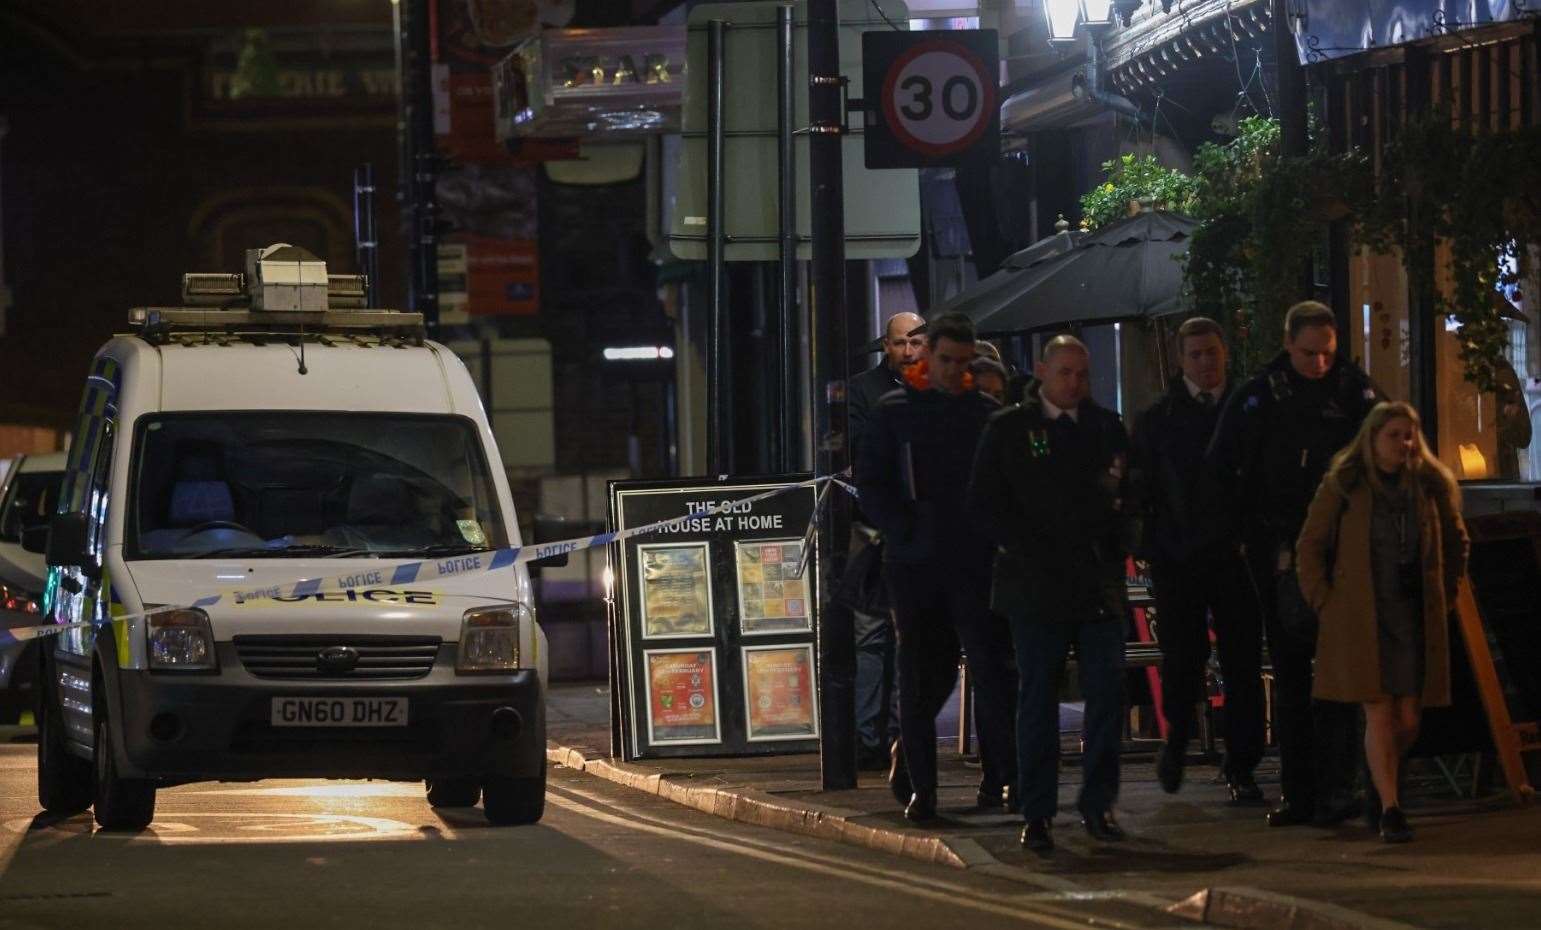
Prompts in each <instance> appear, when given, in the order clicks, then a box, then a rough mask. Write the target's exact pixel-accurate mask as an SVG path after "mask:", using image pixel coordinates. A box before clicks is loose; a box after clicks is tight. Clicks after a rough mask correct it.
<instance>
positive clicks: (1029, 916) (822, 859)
mask: <svg viewBox="0 0 1541 930" xmlns="http://www.w3.org/2000/svg"><path fill="white" fill-rule="evenodd" d="M560 790H561V791H562V792H563V793H567V794H574V795H577V796H579V797H582V798H584V799H585V800H587V801H590V802H593V803H598V804H603V805H605V806H607V807H613V806H614V805H613V804H612V803H611V802H610V801H609V800H608V799H606V798H602V797H599V796H596V795H591V794H588V793H587V792H583V791H578V790H576V789H573V788H570V787H568V786H566V785H563V786H561V788H560ZM546 803H548V804H554V805H556V806H557V807H560V808H562V809H563V810H568V811H572V812H573V813H575V814H578V815H580V816H583V817H588V818H590V819H592V820H599V821H602V822H604V823H610V824H614V825H616V826H621V827H625V828H627V829H631V830H637V831H640V832H644V833H652V834H655V835H658V836H663V837H668V838H670V839H674V840H681V841H684V842H688V843H694V844H696V845H699V846H707V847H710V848H713V849H720V850H723V851H725V852H731V853H735V854H737V855H741V856H748V857H750V858H753V859H760V860H762V861H765V862H774V863H776V864H778V865H784V866H788V867H791V868H796V869H802V870H803V871H807V872H816V873H819V874H822V875H828V876H831V877H837V878H841V879H850V880H855V881H859V882H861V883H863V884H866V885H871V886H873V887H878V888H884V889H887V890H890V891H897V892H900V893H902V894H906V895H910V896H911V897H916V898H924V899H926V900H928V901H934V902H937V903H940V904H947V905H949V906H961V907H967V908H972V909H974V910H978V911H984V912H985V913H989V914H995V915H997V916H1001V917H1014V918H1017V919H1019V920H1026V921H1037V922H1038V924H1039V925H1040V926H1042V927H1049V928H1054V930H1087V928H1090V927H1105V928H1109V930H1136V928H1135V927H1134V925H1132V924H1127V923H1123V922H1122V921H1117V920H1113V919H1110V918H1102V917H1092V916H1089V915H1086V914H1083V913H1077V912H1075V911H1073V910H1072V909H1069V908H1064V907H1056V906H1054V905H1052V904H1049V903H1047V902H1045V901H1043V900H1042V897H1041V896H1039V895H1017V896H1012V895H993V894H989V893H987V892H981V891H980V890H978V889H977V888H969V887H966V886H964V885H959V884H955V883H952V882H946V881H942V880H939V879H933V878H927V877H924V876H919V875H912V874H909V873H906V874H905V877H904V879H903V880H899V879H895V878H892V877H890V876H891V873H886V872H883V871H880V870H878V869H876V868H873V867H871V866H867V865H863V864H860V863H855V862H850V861H847V860H840V859H835V858H833V857H830V856H824V855H820V854H818V853H814V852H812V851H806V850H799V851H798V852H797V854H796V855H788V854H785V853H781V852H776V851H773V850H774V849H775V848H776V847H773V846H771V844H768V843H764V842H762V841H757V840H752V839H748V838H745V837H741V836H734V835H730V834H724V833H720V832H718V831H715V830H707V829H704V828H700V827H694V826H692V827H686V826H683V825H681V824H677V823H671V822H669V821H664V820H658V819H655V818H652V817H648V816H646V815H644V814H639V813H637V812H635V811H627V812H626V813H627V815H628V817H629V818H631V819H628V817H620V816H616V815H615V814H610V813H606V812H604V811H601V810H598V809H596V808H594V807H592V806H590V805H589V804H586V803H580V802H577V801H573V800H569V799H567V798H564V797H561V796H560V795H558V794H555V793H553V791H552V789H550V788H548V789H547V792H546ZM1067 896H1068V897H1071V898H1075V899H1079V900H1088V899H1092V898H1095V897H1097V896H1096V895H1094V894H1090V893H1073V892H1072V893H1068V894H1067ZM1173 922H1174V924H1175V923H1177V922H1178V921H1176V920H1175V919H1174V921H1173Z"/></svg>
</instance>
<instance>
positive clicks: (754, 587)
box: [733, 539, 812, 636]
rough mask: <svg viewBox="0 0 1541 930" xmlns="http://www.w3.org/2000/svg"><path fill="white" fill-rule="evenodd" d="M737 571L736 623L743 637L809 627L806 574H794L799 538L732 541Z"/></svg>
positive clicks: (800, 548)
mask: <svg viewBox="0 0 1541 930" xmlns="http://www.w3.org/2000/svg"><path fill="white" fill-rule="evenodd" d="M733 548H734V556H735V558H734V562H735V563H736V567H737V570H738V618H739V620H738V624H739V631H740V632H741V633H742V634H743V635H745V636H764V635H769V634H774V633H792V632H803V631H807V630H811V629H812V627H811V626H810V624H809V611H808V590H809V587H808V581H809V579H808V574H807V572H806V571H805V572H804V574H803V576H802V577H796V573H797V566H798V563H799V562H800V561H801V559H802V555H803V542H802V540H800V539H756V540H750V541H746V542H738V543H735V544H734V547H733Z"/></svg>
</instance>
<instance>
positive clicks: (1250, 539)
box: [1206, 301, 1380, 826]
mask: <svg viewBox="0 0 1541 930" xmlns="http://www.w3.org/2000/svg"><path fill="white" fill-rule="evenodd" d="M1284 325H1285V335H1284V351H1283V352H1281V353H1280V354H1279V356H1278V357H1277V358H1275V359H1274V360H1273V361H1272V362H1270V363H1269V364H1268V366H1267V367H1266V368H1264V369H1263V371H1262V373H1260V374H1258V375H1257V376H1256V377H1254V378H1253V379H1252V380H1250V381H1248V382H1247V383H1246V384H1243V385H1242V386H1241V387H1239V388H1237V389H1236V392H1235V393H1234V394H1233V395H1232V396H1231V398H1230V399H1229V400H1228V401H1227V402H1226V404H1225V409H1224V410H1223V411H1222V412H1221V414H1220V422H1219V424H1218V425H1217V426H1216V428H1215V435H1214V439H1213V440H1212V441H1211V443H1210V447H1209V451H1208V454H1207V462H1206V467H1210V468H1213V469H1214V474H1215V478H1216V484H1215V487H1216V489H1217V490H1218V491H1219V492H1220V494H1221V497H1220V499H1219V500H1218V501H1216V502H1215V504H1214V506H1215V508H1216V512H1217V513H1222V514H1226V515H1228V516H1229V517H1230V519H1231V521H1232V523H1231V525H1230V527H1229V536H1230V539H1231V541H1232V545H1237V544H1239V545H1240V546H1242V547H1244V551H1245V556H1246V560H1247V565H1248V568H1249V569H1250V571H1251V575H1252V579H1253V582H1254V583H1255V584H1256V586H1257V589H1258V594H1259V598H1260V600H1261V601H1262V604H1263V624H1264V629H1265V631H1266V632H1267V635H1268V655H1269V658H1270V660H1271V661H1272V663H1273V670H1274V685H1275V697H1274V704H1273V726H1274V732H1275V733H1276V734H1278V740H1279V768H1280V773H1279V781H1280V787H1281V789H1282V791H1283V795H1284V797H1283V799H1282V800H1281V801H1280V804H1279V806H1278V808H1276V809H1275V810H1273V811H1271V812H1270V813H1269V815H1268V823H1269V824H1270V825H1272V826H1289V825H1291V824H1298V823H1306V822H1309V821H1311V820H1313V819H1314V820H1315V821H1316V822H1317V823H1318V824H1321V825H1324V826H1325V825H1331V824H1335V823H1340V822H1342V821H1344V820H1347V819H1348V818H1350V817H1353V816H1354V815H1355V814H1356V813H1357V812H1358V810H1359V803H1358V801H1357V800H1356V799H1355V797H1354V788H1353V785H1354V773H1355V769H1356V760H1357V759H1358V758H1359V750H1358V748H1357V745H1356V743H1357V740H1356V736H1355V732H1356V729H1357V726H1356V722H1357V717H1356V714H1357V708H1355V707H1354V706H1353V705H1351V704H1339V703H1337V702H1333V701H1315V702H1313V701H1312V700H1311V679H1312V669H1311V660H1312V658H1313V657H1314V655H1315V652H1316V632H1315V622H1316V620H1315V617H1314V615H1313V614H1312V612H1311V609H1310V608H1309V607H1308V606H1306V604H1305V600H1304V598H1303V597H1302V596H1301V594H1300V584H1299V582H1298V580H1297V579H1296V576H1295V539H1296V537H1297V536H1299V535H1300V527H1301V524H1303V523H1304V522H1305V515H1306V509H1307V507H1309V505H1310V503H1311V498H1312V497H1313V496H1315V494H1316V486H1317V485H1318V484H1320V483H1321V480H1322V475H1324V474H1325V473H1326V471H1327V465H1328V463H1329V462H1330V461H1331V459H1332V456H1333V455H1334V454H1335V453H1336V452H1337V451H1338V450H1339V449H1341V448H1343V447H1344V446H1346V445H1348V444H1349V442H1351V441H1352V440H1353V438H1354V435H1355V434H1356V433H1357V432H1358V431H1359V424H1360V423H1361V422H1363V421H1364V418H1365V415H1366V414H1368V413H1369V412H1370V408H1372V407H1374V406H1375V404H1376V402H1377V401H1378V400H1379V399H1380V394H1379V392H1378V391H1377V390H1376V388H1375V385H1374V384H1373V383H1371V381H1370V377H1369V375H1367V374H1365V373H1364V371H1362V370H1361V369H1360V368H1359V366H1357V365H1355V364H1353V363H1352V362H1349V361H1346V360H1344V359H1341V358H1339V357H1338V333H1337V324H1336V321H1335V319H1334V318H1333V315H1332V310H1330V309H1329V308H1328V307H1326V306H1324V305H1323V304H1320V303H1317V302H1316V301H1305V302H1303V303H1298V304H1296V305H1295V306H1293V307H1291V308H1290V310H1289V313H1288V315H1286V317H1285V324H1284Z"/></svg>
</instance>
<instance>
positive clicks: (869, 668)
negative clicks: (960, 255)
mask: <svg viewBox="0 0 1541 930" xmlns="http://www.w3.org/2000/svg"><path fill="white" fill-rule="evenodd" d="M923 325H925V321H924V320H922V319H921V318H920V317H919V316H917V315H916V314H913V313H896V314H894V315H893V316H891V317H889V318H888V325H887V326H886V327H885V328H884V330H883V343H882V344H883V361H882V363H881V364H879V365H878V366H877V367H876V368H873V369H870V370H868V371H864V372H862V373H861V374H859V375H857V376H856V377H854V378H852V379H851V380H850V382H849V385H848V387H847V388H846V402H847V404H848V408H847V409H848V410H849V416H850V427H849V433H850V437H851V454H852V456H853V461H854V458H855V457H857V456H860V454H861V448H862V435H863V433H864V432H865V431H866V427H867V423H868V421H869V420H870V419H871V417H872V411H873V410H874V409H876V408H877V405H878V401H879V400H881V399H882V397H883V395H884V394H887V393H888V392H890V391H894V390H898V389H899V388H902V387H904V370H905V369H906V368H909V367H910V366H911V365H913V364H915V363H916V362H918V361H920V360H921V359H922V358H924V357H925V354H926V337H925V336H923V335H913V336H912V335H910V333H911V332H912V331H913V330H916V329H919V328H920V327H921V326H923ZM858 510H859V507H858ZM852 532H853V534H854V537H855V538H854V539H853V543H854V545H853V546H852V547H851V548H852V553H851V558H850V560H849V561H848V562H847V563H846V570H845V574H844V576H843V577H842V578H841V581H840V589H839V591H837V592H836V597H835V603H834V604H833V605H832V606H833V607H834V608H835V609H837V610H850V611H852V613H853V614H854V616H853V623H852V626H853V628H854V630H855V631H856V701H855V703H856V738H857V741H858V742H859V744H860V745H858V747H857V759H858V760H859V763H860V767H861V768H863V769H875V768H887V767H889V766H890V765H892V764H893V763H894V759H895V758H896V756H895V755H893V754H891V750H892V747H893V745H894V743H895V742H896V741H897V740H898V735H899V721H898V715H897V714H894V713H891V712H890V711H891V710H892V707H893V703H894V701H893V696H894V687H893V680H894V629H893V623H892V621H890V620H889V618H888V597H887V595H886V594H885V593H884V592H883V590H882V589H883V583H882V576H881V572H880V565H881V560H882V557H883V547H882V541H881V538H880V537H879V536H878V533H877V530H876V529H874V528H873V527H872V526H870V525H869V524H868V522H867V521H865V520H863V519H861V516H860V513H858V515H857V521H856V525H855V526H854V527H853V528H852ZM895 777H896V779H897V777H898V776H897V773H896V776H895ZM898 793H899V794H903V795H904V799H905V801H908V800H909V797H910V788H909V787H908V786H906V785H904V784H903V783H902V782H900V783H899V788H898Z"/></svg>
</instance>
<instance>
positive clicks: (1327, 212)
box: [1082, 112, 1541, 391]
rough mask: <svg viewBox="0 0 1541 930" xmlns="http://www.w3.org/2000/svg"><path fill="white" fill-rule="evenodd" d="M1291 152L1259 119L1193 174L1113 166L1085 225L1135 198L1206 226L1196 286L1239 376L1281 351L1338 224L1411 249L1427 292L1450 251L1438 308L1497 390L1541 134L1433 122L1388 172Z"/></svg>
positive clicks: (1372, 244)
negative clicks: (1506, 302)
mask: <svg viewBox="0 0 1541 930" xmlns="http://www.w3.org/2000/svg"><path fill="white" fill-rule="evenodd" d="M1318 138H1320V134H1318ZM1280 143H1281V137H1280V129H1279V124H1278V122H1277V121H1275V120H1271V119H1265V118H1261V117H1252V118H1249V119H1245V120H1242V122H1241V123H1240V126H1239V130H1238V134H1237V136H1236V138H1235V139H1233V140H1232V141H1230V142H1229V143H1226V144H1225V145H1214V144H1205V145H1203V146H1200V147H1199V149H1198V151H1197V152H1196V153H1195V155H1194V160H1193V173H1192V174H1191V175H1188V174H1184V173H1182V172H1178V171H1175V170H1173V169H1169V168H1165V167H1163V166H1161V165H1160V164H1159V162H1157V161H1156V160H1155V158H1154V157H1153V156H1142V157H1135V156H1130V155H1126V156H1124V157H1123V158H1121V159H1119V160H1118V161H1115V162H1108V163H1107V164H1106V165H1104V166H1103V167H1104V171H1105V172H1106V173H1107V175H1108V179H1107V182H1106V183H1104V184H1103V185H1102V186H1100V187H1098V188H1096V189H1095V190H1093V191H1091V192H1090V193H1088V194H1087V195H1085V196H1084V197H1083V198H1082V210H1083V213H1084V215H1085V217H1086V222H1087V224H1088V225H1091V226H1096V225H1101V224H1102V223H1106V222H1108V221H1110V220H1112V219H1116V218H1118V217H1121V216H1124V215H1126V213H1127V210H1128V204H1129V203H1130V202H1142V203H1151V204H1155V205H1156V206H1159V207H1162V208H1164V209H1173V210H1176V211H1178V212H1184V213H1187V214H1188V215H1190V216H1192V217H1194V218H1195V219H1197V220H1199V221H1200V226H1199V229H1198V231H1197V232H1196V233H1195V234H1194V237H1193V240H1192V242H1191V243H1190V246H1189V251H1188V259H1187V264H1186V267H1185V279H1186V282H1187V286H1188V288H1189V290H1190V292H1191V296H1192V298H1193V304H1194V307H1195V309H1196V310H1197V311H1198V312H1200V313H1203V314H1205V315H1208V316H1213V317H1215V318H1216V319H1218V320H1220V321H1221V322H1222V323H1223V324H1224V325H1225V326H1226V328H1227V329H1228V330H1229V332H1230V335H1231V339H1232V344H1233V345H1234V346H1235V349H1236V351H1235V352H1234V353H1233V355H1234V360H1235V363H1236V365H1237V367H1238V369H1240V370H1256V368H1257V367H1258V366H1259V365H1261V364H1262V363H1263V362H1264V361H1266V360H1267V359H1268V358H1269V357H1270V356H1272V355H1273V354H1274V353H1275V352H1277V351H1278V349H1279V347H1280V345H1281V342H1282V337H1283V316H1284V312H1285V310H1287V309H1288V308H1289V306H1290V305H1291V304H1293V303H1295V302H1296V301H1297V300H1300V299H1302V298H1303V297H1305V296H1307V292H1306V287H1305V282H1307V281H1308V275H1309V273H1310V269H1311V266H1312V261H1313V259H1314V256H1315V254H1316V253H1317V252H1318V251H1319V250H1320V247H1321V245H1322V243H1323V241H1324V236H1325V233H1326V224H1327V223H1328V222H1330V221H1333V220H1339V219H1346V220H1348V221H1349V222H1350V223H1351V225H1352V228H1353V235H1354V240H1355V242H1356V243H1358V244H1360V245H1364V246H1367V247H1369V248H1371V249H1374V250H1376V251H1378V252H1382V253H1385V252H1388V251H1390V250H1391V249H1392V248H1393V247H1396V248H1400V249H1401V250H1402V254H1403V255H1404V256H1406V259H1407V261H1408V267H1409V274H1410V281H1411V283H1412V286H1413V287H1414V289H1415V290H1422V289H1425V288H1427V289H1433V287H1434V281H1433V274H1434V271H1433V269H1434V256H1435V254H1436V249H1437V248H1438V247H1439V246H1440V245H1441V244H1443V245H1444V246H1445V247H1447V248H1448V256H1449V265H1448V267H1449V278H1450V285H1449V287H1448V288H1447V289H1445V290H1443V291H1442V292H1438V293H1437V294H1436V312H1438V313H1440V314H1441V315H1443V316H1448V317H1450V318H1452V319H1454V320H1455V321H1456V322H1457V323H1458V324H1459V326H1460V337H1461V348H1460V352H1461V360H1462V364H1463V366H1464V370H1465V377H1466V379H1467V380H1468V381H1471V382H1472V383H1473V384H1475V385H1476V386H1477V387H1478V388H1479V389H1481V390H1484V391H1491V390H1493V387H1494V383H1495V381H1494V379H1495V377H1496V374H1497V371H1498V369H1499V365H1500V363H1501V361H1502V359H1503V358H1504V355H1505V352H1506V351H1507V347H1508V339H1509V329H1508V323H1507V322H1506V321H1505V319H1504V318H1503V316H1502V315H1501V314H1500V312H1499V304H1498V303H1497V302H1496V301H1495V300H1494V298H1493V295H1494V292H1495V289H1496V288H1497V287H1498V286H1499V285H1505V284H1514V283H1515V281H1514V280H1513V276H1514V271H1513V270H1512V269H1513V268H1514V263H1513V261H1512V259H1514V258H1515V250H1516V248H1517V246H1516V243H1536V242H1541V129H1537V128H1534V127H1532V128H1527V129H1521V130H1516V131H1512V132H1506V133H1485V134H1480V135H1479V134H1474V133H1472V132H1470V131H1468V130H1465V129H1463V128H1462V127H1460V126H1459V125H1458V124H1455V123H1453V122H1452V121H1451V120H1450V118H1449V117H1448V116H1446V115H1444V114H1441V113H1437V112H1436V113H1432V114H1430V115H1429V116H1427V117H1426V118H1424V119H1421V120H1418V121H1415V122H1412V123H1410V124H1408V125H1407V126H1405V127H1403V129H1402V131H1401V132H1400V134H1399V135H1398V136H1397V137H1396V139H1395V140H1394V141H1393V142H1392V143H1391V144H1390V145H1389V146H1387V147H1386V148H1385V149H1384V150H1383V151H1382V153H1381V155H1382V163H1381V167H1380V171H1379V172H1378V173H1377V172H1376V171H1375V170H1374V167H1373V165H1372V160H1371V157H1370V154H1369V153H1368V152H1365V151H1361V150H1352V151H1350V152H1348V153H1345V154H1330V153H1328V152H1326V151H1325V150H1324V149H1322V148H1320V147H1318V148H1317V149H1315V150H1313V151H1312V152H1311V153H1309V154H1307V155H1305V156H1301V157H1294V158H1291V157H1286V156H1285V155H1284V154H1283V152H1282V147H1281V144H1280ZM1504 259H1509V260H1510V261H1507V262H1506V261H1503V260H1504Z"/></svg>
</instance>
